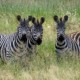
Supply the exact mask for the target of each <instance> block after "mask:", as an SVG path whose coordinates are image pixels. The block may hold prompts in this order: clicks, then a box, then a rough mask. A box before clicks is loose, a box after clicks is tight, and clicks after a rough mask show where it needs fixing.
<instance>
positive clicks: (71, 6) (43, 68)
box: [0, 0, 80, 80]
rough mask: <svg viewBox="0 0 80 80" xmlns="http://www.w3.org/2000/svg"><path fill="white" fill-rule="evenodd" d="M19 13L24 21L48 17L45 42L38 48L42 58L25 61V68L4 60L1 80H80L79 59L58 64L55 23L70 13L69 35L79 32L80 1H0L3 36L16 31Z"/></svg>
mask: <svg viewBox="0 0 80 80" xmlns="http://www.w3.org/2000/svg"><path fill="white" fill-rule="evenodd" d="M18 14H19V15H21V17H22V18H27V17H28V16H29V15H32V16H34V17H36V18H39V19H40V18H41V17H42V16H44V17H45V23H44V24H43V27H44V33H43V42H42V44H41V45H40V46H38V55H37V56H36V57H35V58H34V60H33V61H30V62H28V61H27V62H26V61H25V63H26V66H25V67H24V66H23V65H20V64H19V63H16V64H15V63H14V64H11V63H8V64H4V65H2V64H1V61H0V80H80V63H79V62H80V61H79V60H77V59H76V60H72V59H67V60H65V61H61V62H60V63H57V61H56V54H55V49H54V47H55V41H56V24H55V22H54V21H53V16H54V15H58V16H59V17H61V16H62V17H63V16H64V15H66V14H67V15H68V16H69V20H68V22H67V23H66V33H71V32H74V31H79V29H80V0H0V34H11V33H13V32H15V31H16V29H17V26H18V24H19V22H18V21H17V19H16V16H17V15H18ZM30 25H31V23H30Z"/></svg>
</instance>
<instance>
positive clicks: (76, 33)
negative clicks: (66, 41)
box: [67, 31, 80, 47]
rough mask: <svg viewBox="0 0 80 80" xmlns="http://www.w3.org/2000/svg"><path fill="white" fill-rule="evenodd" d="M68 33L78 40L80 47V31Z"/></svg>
mask: <svg viewBox="0 0 80 80" xmlns="http://www.w3.org/2000/svg"><path fill="white" fill-rule="evenodd" d="M67 35H68V36H69V37H71V38H72V39H73V40H74V41H76V42H77V43H78V45H79V47H80V31H77V32H73V33H70V34H67Z"/></svg>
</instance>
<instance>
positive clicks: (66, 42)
mask: <svg viewBox="0 0 80 80" xmlns="http://www.w3.org/2000/svg"><path fill="white" fill-rule="evenodd" d="M53 18H54V21H55V22H56V23H57V25H56V29H57V41H56V44H55V51H56V54H57V60H59V58H61V57H63V56H72V57H76V56H79V55H80V49H79V45H78V44H77V42H76V41H74V40H73V39H72V38H71V37H69V36H67V35H66V34H65V29H66V26H65V22H67V21H68V16H67V15H65V16H64V19H63V20H62V18H60V20H58V16H56V15H55V16H54V17H53Z"/></svg>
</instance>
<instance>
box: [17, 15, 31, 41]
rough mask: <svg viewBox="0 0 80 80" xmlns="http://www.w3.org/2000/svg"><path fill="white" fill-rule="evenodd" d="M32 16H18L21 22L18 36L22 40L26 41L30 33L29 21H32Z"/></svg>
mask: <svg viewBox="0 0 80 80" xmlns="http://www.w3.org/2000/svg"><path fill="white" fill-rule="evenodd" d="M31 19H32V16H29V17H28V19H25V18H24V19H21V16H20V15H18V16H17V20H18V21H19V22H20V24H19V26H18V37H19V39H20V40H21V41H23V42H26V41H27V37H28V36H29V34H30V30H29V21H31Z"/></svg>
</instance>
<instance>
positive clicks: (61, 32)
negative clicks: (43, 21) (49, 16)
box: [53, 15, 68, 42]
mask: <svg viewBox="0 0 80 80" xmlns="http://www.w3.org/2000/svg"><path fill="white" fill-rule="evenodd" d="M53 18H54V21H55V22H56V23H57V25H56V29H57V40H58V41H60V42H62V41H64V39H65V28H66V26H65V22H66V21H67V20H68V16H67V15H65V16H64V19H63V20H62V18H60V20H58V16H56V15H55V16H54V17H53Z"/></svg>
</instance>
